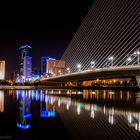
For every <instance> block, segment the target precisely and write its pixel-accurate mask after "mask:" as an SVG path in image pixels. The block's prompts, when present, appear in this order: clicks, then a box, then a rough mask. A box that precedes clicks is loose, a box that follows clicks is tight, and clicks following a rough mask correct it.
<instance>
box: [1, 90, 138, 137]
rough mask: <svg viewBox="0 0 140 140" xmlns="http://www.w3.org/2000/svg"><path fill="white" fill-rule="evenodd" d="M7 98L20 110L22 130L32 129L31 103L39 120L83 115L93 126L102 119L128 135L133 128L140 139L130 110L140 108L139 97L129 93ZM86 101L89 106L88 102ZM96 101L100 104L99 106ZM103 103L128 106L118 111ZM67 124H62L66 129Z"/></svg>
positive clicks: (33, 93) (15, 94) (21, 93)
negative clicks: (38, 110)
mask: <svg viewBox="0 0 140 140" xmlns="http://www.w3.org/2000/svg"><path fill="white" fill-rule="evenodd" d="M59 95H60V96H59ZM62 95H63V96H62ZM5 96H7V95H5ZM8 96H11V97H12V98H13V100H16V101H17V102H18V109H19V110H18V119H17V122H16V123H17V124H16V125H17V127H18V128H19V129H22V130H27V129H31V127H32V124H31V123H30V122H31V119H32V117H33V116H32V110H34V109H35V108H31V104H32V102H39V106H37V107H38V108H39V109H40V114H39V116H40V117H41V118H55V117H56V113H58V114H59V115H60V116H61V117H62V120H63V121H64V119H65V118H64V119H63V117H64V116H66V113H67V112H68V113H69V116H72V117H73V116H74V117H75V118H76V116H81V117H82V116H85V115H86V117H87V118H88V119H90V122H92V121H93V120H95V121H97V120H98V117H100V116H101V117H102V120H106V121H107V122H108V124H110V125H111V126H112V127H114V125H116V124H118V123H120V124H122V126H121V127H123V129H126V131H128V133H131V130H129V129H128V128H132V129H133V130H135V131H136V133H137V135H138V136H140V133H139V132H140V110H139V109H131V105H133V108H135V107H136V108H139V107H140V106H139V105H140V97H139V93H136V94H135V95H134V93H132V92H131V91H112V90H103V91H100V90H83V91H73V90H9V91H8ZM64 96H65V97H64ZM74 96H75V98H74ZM79 98H80V100H79ZM85 100H87V102H85ZM89 100H90V102H88V101H89ZM83 101H84V102H83ZM91 101H93V102H91ZM94 101H96V102H94ZM98 101H103V102H102V104H98ZM104 101H106V102H108V101H113V102H114V103H115V102H118V101H123V103H126V104H127V103H129V104H128V106H129V107H128V108H125V107H123V106H121V107H119V108H118V107H116V106H114V105H113V104H107V105H106V102H104ZM0 112H1V113H4V91H0ZM0 115H1V114H0ZM84 121H86V120H84ZM66 123H67V122H64V124H65V125H66V126H67V124H66ZM77 123H78V121H77ZM80 123H81V122H80ZM120 124H119V125H120ZM126 125H127V127H126ZM103 127H104V125H103ZM79 129H81V128H79ZM83 129H84V128H83ZM89 131H90V128H89ZM91 131H92V130H91Z"/></svg>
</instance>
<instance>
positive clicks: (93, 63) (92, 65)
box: [90, 61, 95, 69]
mask: <svg viewBox="0 0 140 140" xmlns="http://www.w3.org/2000/svg"><path fill="white" fill-rule="evenodd" d="M90 64H91V68H92V69H93V68H94V67H95V61H92V62H91V63H90Z"/></svg>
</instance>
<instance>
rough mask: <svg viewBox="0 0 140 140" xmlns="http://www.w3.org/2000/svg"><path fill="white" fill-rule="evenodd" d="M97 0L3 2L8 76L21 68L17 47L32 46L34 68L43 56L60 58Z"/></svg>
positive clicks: (0, 42)
mask: <svg viewBox="0 0 140 140" xmlns="http://www.w3.org/2000/svg"><path fill="white" fill-rule="evenodd" d="M93 2H94V0H66V1H65V2H62V1H53V0H51V3H50V2H49V1H45V2H44V3H43V2H41V1H40V2H36V3H35V2H34V3H28V2H24V3H22V2H21V1H20V3H15V4H13V3H6V4H1V5H0V9H1V10H0V60H1V59H4V60H6V77H9V75H10V72H13V71H15V70H16V69H17V68H18V63H19V58H18V57H19V54H18V47H20V46H21V45H24V44H29V45H31V46H32V52H31V53H32V57H33V67H38V68H39V67H40V58H41V56H50V57H56V58H57V59H60V58H61V55H62V54H63V52H64V51H65V49H66V48H67V46H68V45H69V43H70V41H71V40H72V38H73V36H74V34H75V33H76V31H77V30H78V27H79V26H80V24H81V23H82V21H83V19H84V18H85V16H86V14H87V12H88V11H89V9H90V7H91V5H92V4H93Z"/></svg>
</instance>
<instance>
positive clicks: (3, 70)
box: [0, 61, 5, 80]
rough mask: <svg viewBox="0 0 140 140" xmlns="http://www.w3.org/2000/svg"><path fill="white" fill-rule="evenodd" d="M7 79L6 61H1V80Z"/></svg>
mask: <svg viewBox="0 0 140 140" xmlns="http://www.w3.org/2000/svg"><path fill="white" fill-rule="evenodd" d="M4 79H5V61H0V80H4Z"/></svg>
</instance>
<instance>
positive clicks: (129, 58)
mask: <svg viewBox="0 0 140 140" xmlns="http://www.w3.org/2000/svg"><path fill="white" fill-rule="evenodd" d="M131 61H132V58H131V57H128V58H127V59H126V65H128V64H129V63H130V62H131Z"/></svg>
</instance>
